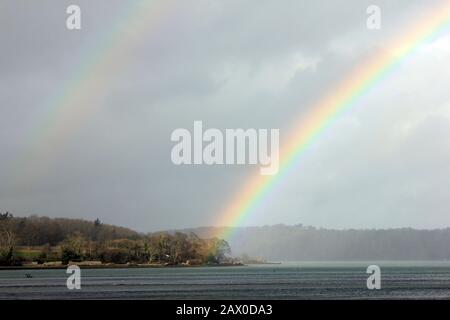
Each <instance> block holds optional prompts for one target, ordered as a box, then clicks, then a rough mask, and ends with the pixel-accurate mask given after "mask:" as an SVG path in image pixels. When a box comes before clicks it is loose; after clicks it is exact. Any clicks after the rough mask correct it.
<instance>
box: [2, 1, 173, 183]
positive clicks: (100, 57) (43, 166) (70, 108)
mask: <svg viewBox="0 0 450 320" xmlns="http://www.w3.org/2000/svg"><path fill="white" fill-rule="evenodd" d="M172 2H173V1H172V0H167V1H166V0H164V1H163V0H133V1H130V2H127V3H126V5H124V6H123V7H122V8H121V10H120V14H119V16H118V17H117V18H116V19H115V21H114V23H113V24H112V25H108V26H104V28H105V30H106V31H104V32H103V33H99V34H98V35H97V36H96V39H95V40H96V43H95V44H94V45H93V47H92V48H89V49H88V50H85V54H84V56H82V57H81V59H80V61H78V62H76V63H75V64H74V66H75V68H74V73H73V75H72V76H70V77H68V79H66V80H65V81H63V82H62V85H61V87H60V88H57V89H55V94H54V95H53V96H51V97H49V99H48V100H47V101H45V102H44V103H43V105H42V106H41V107H40V109H41V110H42V111H41V112H40V114H39V116H38V117H37V121H35V124H34V125H33V126H32V128H31V129H30V132H29V135H28V136H27V137H26V138H25V142H26V148H25V149H24V151H23V155H21V156H20V158H19V163H17V168H19V170H20V171H19V172H12V173H11V175H12V177H11V178H10V180H11V182H12V184H13V185H15V186H16V187H18V188H23V187H26V186H29V185H32V184H33V183H34V182H36V181H37V180H39V177H42V176H45V174H46V173H47V172H48V171H49V170H50V169H51V166H52V164H53V163H54V162H55V161H56V160H57V154H59V153H61V151H62V149H63V146H64V144H65V143H66V142H67V140H68V139H70V137H71V136H73V135H74V134H75V133H76V132H77V130H79V129H80V128H81V127H82V125H83V123H84V122H86V121H88V120H89V119H90V118H91V117H92V116H93V115H95V114H96V113H98V112H99V111H101V109H102V107H103V106H104V105H105V101H106V99H107V98H108V96H109V93H110V92H111V87H112V86H111V84H112V83H113V82H114V80H116V79H117V78H118V77H119V76H120V72H121V71H122V70H123V69H124V68H125V67H126V64H125V63H124V61H125V60H126V59H124V57H126V55H127V53H129V52H130V51H132V50H135V49H136V47H137V46H138V45H139V43H142V42H143V41H142V40H143V39H145V37H146V36H147V35H148V33H149V32H151V31H156V26H157V25H158V23H159V22H160V21H161V19H163V18H164V17H166V16H167V15H168V14H169V13H170V14H173V13H174V12H175V11H177V10H175V8H174V7H173V5H172ZM81 9H82V17H83V8H81ZM83 28H84V24H83V22H82V29H81V31H71V32H85V31H84V29H83ZM68 32H69V31H68Z"/></svg>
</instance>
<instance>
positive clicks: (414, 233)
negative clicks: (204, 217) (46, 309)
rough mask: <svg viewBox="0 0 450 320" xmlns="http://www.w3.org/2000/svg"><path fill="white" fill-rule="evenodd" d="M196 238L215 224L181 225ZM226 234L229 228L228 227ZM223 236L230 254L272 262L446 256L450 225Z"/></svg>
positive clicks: (268, 230)
mask: <svg viewBox="0 0 450 320" xmlns="http://www.w3.org/2000/svg"><path fill="white" fill-rule="evenodd" d="M185 231H189V232H195V233H196V234H198V235H199V236H200V237H210V236H211V235H214V234H218V231H220V230H219V229H218V228H209V227H205V228H196V229H189V230H185ZM227 233H229V232H227ZM231 234H233V236H232V237H230V238H229V239H227V241H228V243H229V244H230V246H231V248H232V254H233V255H234V256H240V255H242V254H248V255H249V256H252V257H260V258H265V259H268V260H273V261H306V260H310V261H311V260H450V229H449V228H446V229H436V230H416V229H410V228H401V229H384V230H375V229H373V230H330V229H317V228H314V227H305V226H302V225H295V226H286V225H274V226H264V227H247V228H235V230H234V231H233V232H231Z"/></svg>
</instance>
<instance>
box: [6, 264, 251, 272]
mask: <svg viewBox="0 0 450 320" xmlns="http://www.w3.org/2000/svg"><path fill="white" fill-rule="evenodd" d="M70 265H76V266H78V267H80V269H130V268H133V269H134V268H136V269H150V268H201V267H244V266H247V265H246V264H242V263H220V264H199V265H182V264H179V265H164V264H99V265H88V264H77V263H73V264H67V265H51V266H44V265H24V266H0V271H2V270H58V269H67V267H68V266H70Z"/></svg>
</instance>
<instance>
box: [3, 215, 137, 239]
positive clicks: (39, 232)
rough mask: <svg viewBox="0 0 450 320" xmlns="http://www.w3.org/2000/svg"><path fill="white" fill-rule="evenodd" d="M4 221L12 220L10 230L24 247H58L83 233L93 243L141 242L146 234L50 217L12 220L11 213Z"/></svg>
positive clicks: (9, 222)
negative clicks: (106, 241) (140, 239)
mask: <svg viewBox="0 0 450 320" xmlns="http://www.w3.org/2000/svg"><path fill="white" fill-rule="evenodd" d="M0 221H4V222H6V221H8V224H9V230H10V231H11V232H12V234H14V237H15V241H16V243H17V244H19V245H24V246H40V245H45V244H49V245H52V246H54V245H57V244H58V243H60V242H61V241H63V240H65V239H66V238H67V237H68V236H70V235H74V234H79V235H80V236H82V237H84V238H85V239H88V240H91V241H105V240H116V239H129V240H137V239H139V238H142V236H143V235H142V234H139V233H138V232H136V231H133V230H131V229H127V228H124V227H118V226H113V225H108V224H103V223H101V222H100V220H98V219H97V220H96V221H94V222H93V221H87V220H81V219H66V218H48V217H38V216H30V217H12V216H11V215H9V214H8V213H4V214H0Z"/></svg>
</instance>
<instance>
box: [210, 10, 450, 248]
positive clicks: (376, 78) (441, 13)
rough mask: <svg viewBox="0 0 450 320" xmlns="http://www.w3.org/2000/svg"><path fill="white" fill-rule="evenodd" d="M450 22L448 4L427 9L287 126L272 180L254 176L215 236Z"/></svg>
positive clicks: (224, 234)
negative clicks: (333, 123) (419, 17)
mask: <svg viewBox="0 0 450 320" xmlns="http://www.w3.org/2000/svg"><path fill="white" fill-rule="evenodd" d="M449 24H450V1H445V2H444V3H442V4H441V5H439V6H438V7H436V8H433V9H432V10H431V11H430V12H429V13H428V14H426V15H425V18H423V19H421V21H420V22H418V23H417V22H416V21H414V23H413V25H411V26H409V29H408V31H407V32H406V33H405V34H403V35H401V36H400V37H399V38H395V39H394V40H393V41H391V42H390V43H389V44H388V45H387V46H386V48H387V49H386V50H384V51H383V52H381V53H377V54H376V55H375V56H373V57H371V58H370V59H368V61H365V62H364V63H363V64H361V65H359V66H358V67H357V68H355V69H354V70H353V72H351V73H350V75H349V76H348V77H346V78H345V79H343V80H342V82H341V83H340V84H339V85H338V86H337V87H335V88H334V89H333V90H331V92H330V93H329V94H328V95H327V96H326V97H325V98H323V99H321V100H320V101H319V102H318V103H317V104H315V105H314V106H313V107H312V108H311V109H310V110H312V111H311V113H309V114H308V115H307V116H302V117H301V119H300V120H299V121H297V122H296V125H295V126H294V127H293V128H294V130H292V134H291V135H289V138H288V139H287V142H286V143H285V144H283V146H282V149H281V152H280V170H279V172H278V174H276V175H273V176H262V175H259V174H256V175H255V176H254V177H252V178H251V179H250V180H249V181H248V182H247V183H246V184H245V185H244V187H243V188H242V189H241V190H240V191H239V192H238V193H237V195H236V196H235V198H233V199H232V201H231V202H230V203H231V204H230V205H229V206H228V207H227V208H226V210H225V211H224V212H222V213H221V215H220V217H219V219H218V220H216V221H215V222H216V223H215V224H216V225H217V226H219V228H218V229H217V230H218V232H217V236H218V237H220V238H224V239H227V238H229V237H230V236H231V234H232V230H233V228H230V227H233V226H239V225H240V224H242V222H243V220H244V219H245V218H246V217H247V216H248V215H249V214H250V213H251V212H252V211H253V210H254V209H255V207H256V206H258V204H260V203H261V200H262V199H263V198H264V197H266V196H267V194H268V193H269V192H270V191H271V190H273V189H274V187H275V186H276V185H277V183H279V182H280V181H282V180H283V176H285V175H286V173H288V172H289V171H290V170H291V169H292V168H293V167H294V166H295V165H297V163H298V160H299V157H300V156H301V155H302V154H303V153H304V152H305V150H307V149H308V147H309V146H310V145H311V144H312V143H313V142H314V141H315V140H316V139H317V138H318V137H319V136H320V135H321V133H322V132H324V130H325V129H326V128H327V127H328V126H329V125H330V123H331V122H333V121H334V120H335V119H336V118H337V117H338V116H339V115H340V114H341V113H342V112H344V111H347V110H349V109H351V108H352V107H353V106H355V105H356V103H357V102H358V101H359V99H360V98H361V97H362V96H364V94H366V93H367V92H368V91H369V90H370V89H372V88H373V87H374V86H375V85H376V84H378V83H379V82H380V81H382V80H383V79H384V78H385V77H386V76H387V75H389V74H390V73H391V72H392V71H393V70H394V69H395V67H396V66H397V65H398V64H399V63H400V62H402V61H403V60H404V59H405V58H407V57H408V56H410V55H411V54H413V53H414V52H415V51H416V49H418V48H419V47H420V46H421V45H422V44H424V43H426V42H428V41H431V40H433V39H434V38H435V37H437V36H438V35H439V34H441V33H442V31H443V30H444V29H446V28H447V27H448V26H449Z"/></svg>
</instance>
